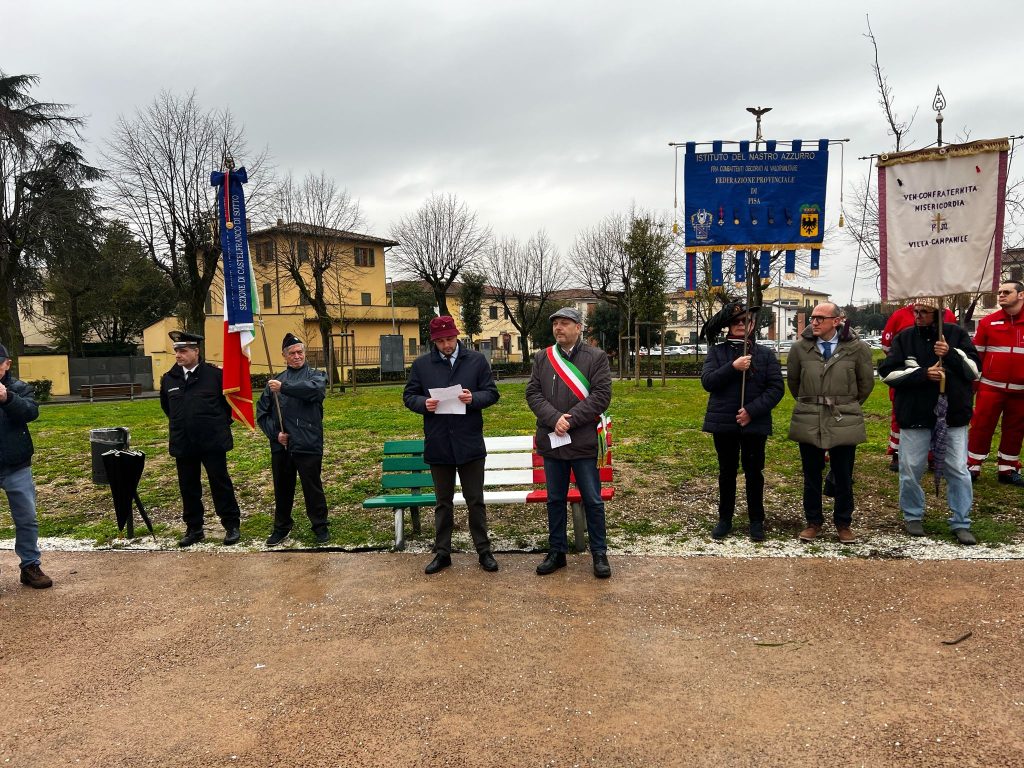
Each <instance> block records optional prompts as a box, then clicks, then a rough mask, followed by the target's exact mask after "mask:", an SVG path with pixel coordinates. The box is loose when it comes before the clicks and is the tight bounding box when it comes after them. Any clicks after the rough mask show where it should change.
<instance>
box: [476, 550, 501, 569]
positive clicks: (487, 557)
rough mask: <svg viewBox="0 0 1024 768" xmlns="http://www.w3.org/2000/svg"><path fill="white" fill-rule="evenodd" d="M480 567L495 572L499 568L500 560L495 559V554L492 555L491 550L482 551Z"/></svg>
mask: <svg viewBox="0 0 1024 768" xmlns="http://www.w3.org/2000/svg"><path fill="white" fill-rule="evenodd" d="M480 567H481V568H483V569H484V570H485V571H489V572H491V573H494V572H495V571H496V570H498V561H497V560H495V559H494V555H492V554H491V553H490V552H481V553H480Z"/></svg>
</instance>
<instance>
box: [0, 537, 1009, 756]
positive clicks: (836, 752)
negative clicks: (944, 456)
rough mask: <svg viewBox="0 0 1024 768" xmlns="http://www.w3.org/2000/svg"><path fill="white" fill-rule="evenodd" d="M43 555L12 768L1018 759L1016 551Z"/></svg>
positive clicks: (17, 590)
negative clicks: (551, 560)
mask: <svg viewBox="0 0 1024 768" xmlns="http://www.w3.org/2000/svg"><path fill="white" fill-rule="evenodd" d="M46 544H47V550H48V551H46V552H45V554H44V558H45V559H44V567H45V569H46V571H47V572H48V573H50V574H51V575H52V576H53V577H54V579H55V582H56V585H55V587H54V588H53V589H51V590H45V591H33V590H30V589H27V588H23V587H21V586H19V585H18V584H17V580H16V573H17V560H16V558H15V556H14V554H13V553H11V552H9V551H7V552H0V568H2V573H0V612H2V613H0V615H2V617H3V619H2V621H0V685H2V690H3V692H4V696H3V697H2V698H0V761H2V763H3V764H4V765H11V766H70V765H82V766H104V767H105V768H106V767H110V768H118V767H120V766H140V765H156V766H236V765H237V766H241V765H248V766H303V767H304V768H305V767H307V766H309V767H313V766H428V765H430V766H433V765H467V766H518V765H530V766H534V765H535V766H562V765H565V766H571V765H594V766H666V765H701V766H703V765H707V766H734V765H738V766H820V765H826V764H833V765H842V766H847V765H864V766H882V765H885V766H946V765H948V766H1004V765H1005V766H1020V765H1024V737H1022V734H1021V723H1022V722H1024V674H1022V668H1021V664H1020V649H1021V647H1022V641H1024V564H1022V563H1020V562H1017V561H1008V562H977V561H975V560H964V559H957V560H942V561H930V562H922V561H919V560H913V559H891V558H890V559H877V558H868V557H840V556H838V555H841V554H842V553H841V552H839V551H838V547H837V545H836V552H834V553H833V552H831V548H832V546H833V545H822V546H821V547H820V548H819V549H820V553H819V556H817V557H792V556H788V554H787V555H785V556H783V553H782V552H781V551H780V552H776V553H774V554H777V555H779V556H774V557H763V556H761V557H746V556H740V557H737V556H732V555H735V554H736V552H735V551H732V552H730V555H731V556H728V557H725V556H723V557H687V556H680V555H679V554H672V555H665V556H652V555H650V554H647V555H645V556H639V555H633V554H624V553H622V552H615V553H613V555H612V565H613V567H614V568H615V573H614V575H613V577H612V578H611V579H610V580H608V581H598V580H595V579H594V578H593V576H592V575H591V574H590V558H589V557H587V556H585V555H582V556H576V555H574V556H570V563H569V567H568V568H566V569H564V570H562V571H559V572H557V573H556V574H553V575H552V576H549V577H545V578H539V577H537V576H536V575H535V574H534V573H533V568H534V567H535V565H536V564H537V562H539V560H540V557H539V556H537V555H525V554H505V555H500V556H499V563H500V564H501V570H500V571H499V572H498V573H496V574H487V573H484V572H483V571H482V570H481V569H480V568H479V567H478V566H477V565H476V561H475V558H474V557H472V556H471V555H467V554H458V555H456V556H455V565H454V567H453V568H451V569H449V570H447V571H444V572H442V573H441V574H439V575H437V576H434V577H426V576H424V575H423V573H422V568H423V566H424V565H425V563H426V561H427V559H428V556H427V555H426V554H420V553H362V554H348V553H337V552H287V551H286V552H282V553H249V552H244V551H242V550H241V548H221V547H217V546H208V547H206V548H205V551H201V550H200V551H190V552H179V551H173V552H172V551H168V552H152V551H148V552H147V551H129V552H117V551H94V552H67V551H54V550H55V549H57V548H56V547H55V546H54V544H55V542H52V541H50V542H46ZM680 545H681V544H680V543H678V542H665V543H664V544H663V546H665V547H666V548H669V547H672V546H680ZM651 546H652V547H653V548H654V549H656V547H655V546H654V545H653V544H652V545H651ZM694 546H696V543H695V545H694ZM702 546H704V547H705V550H704V551H700V552H698V551H696V550H694V551H688V552H686V553H685V554H690V555H695V554H702V555H707V554H709V553H710V552H717V553H718V554H725V553H726V552H729V551H730V550H736V549H739V550H742V548H743V547H750V545H749V543H745V542H740V541H733V542H731V543H729V544H724V545H709V544H707V543H706V542H705V543H703V545H702ZM859 546H863V547H870V546H881V544H880V543H867V544H864V545H859ZM939 546H941V545H938V544H933V545H931V549H930V550H929V551H931V552H934V548H937V547H939ZM774 549H779V550H787V549H788V544H783V543H781V542H780V543H779V544H778V546H777V547H776V546H775V544H774V543H772V544H771V545H769V546H765V547H762V548H761V550H762V554H764V553H765V552H770V551H773V550H774ZM1003 549H1005V548H1003ZM232 550H234V551H232ZM975 551H978V552H980V551H981V550H970V552H971V553H972V556H973V553H974V552H975ZM967 552H968V550H956V552H955V554H958V555H963V554H965V553H967ZM1017 554H1018V555H1019V553H1017ZM833 555H836V556H833Z"/></svg>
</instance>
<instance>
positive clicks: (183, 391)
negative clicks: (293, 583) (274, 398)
mask: <svg viewBox="0 0 1024 768" xmlns="http://www.w3.org/2000/svg"><path fill="white" fill-rule="evenodd" d="M168 335H169V336H170V337H171V341H172V342H174V358H175V360H176V361H177V365H175V366H173V367H172V368H171V369H170V370H169V371H168V372H167V373H165V374H164V375H163V378H161V379H160V407H161V408H163V410H164V413H166V414H167V416H168V418H169V419H170V423H169V432H170V440H169V449H170V454H171V456H173V457H174V460H175V462H176V463H177V467H178V488H179V489H180V490H181V503H182V519H183V520H184V521H185V535H184V536H183V537H182V538H181V540H180V541H179V542H178V546H179V547H190V546H192V545H193V544H196V543H198V542H200V541H202V540H203V539H204V538H205V535H204V533H203V515H204V510H203V486H202V475H201V473H200V467H205V468H206V477H207V479H208V480H209V481H210V493H211V494H212V496H213V507H214V509H215V510H216V511H217V516H218V517H219V518H220V522H221V524H222V525H223V526H224V531H225V535H224V543H225V544H237V543H238V540H239V539H240V538H241V533H240V532H239V523H240V520H241V513H240V511H239V509H238V501H237V500H236V499H235V488H234V486H233V485H232V484H231V478H230V477H229V476H228V458H227V457H228V451H230V450H231V449H232V448H233V447H234V441H233V439H232V437H231V406H230V405H229V404H228V401H227V399H226V398H225V397H224V384H223V373H222V371H221V369H220V368H218V367H217V366H215V365H210V364H209V363H207V362H206V361H205V360H203V359H202V357H200V355H199V342H200V341H202V340H203V337H202V336H200V335H198V334H194V333H185V332H183V331H171V332H170V333H169V334H168Z"/></svg>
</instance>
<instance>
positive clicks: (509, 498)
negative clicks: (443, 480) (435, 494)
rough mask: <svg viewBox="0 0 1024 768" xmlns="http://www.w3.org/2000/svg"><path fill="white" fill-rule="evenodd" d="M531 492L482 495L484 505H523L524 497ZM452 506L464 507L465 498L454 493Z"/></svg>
mask: <svg viewBox="0 0 1024 768" xmlns="http://www.w3.org/2000/svg"><path fill="white" fill-rule="evenodd" d="M530 493H532V491H486V492H485V493H484V503H485V504H525V503H526V497H527V496H528V495H529V494H530ZM452 504H453V505H454V506H456V507H464V506H466V497H465V496H463V495H462V494H461V493H456V494H455V496H454V500H453V501H452Z"/></svg>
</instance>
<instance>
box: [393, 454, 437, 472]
mask: <svg viewBox="0 0 1024 768" xmlns="http://www.w3.org/2000/svg"><path fill="white" fill-rule="evenodd" d="M383 469H384V471H385V472H399V471H405V472H416V471H420V470H424V469H425V470H427V471H429V470H430V465H429V464H427V462H425V461H424V460H423V459H421V458H420V457H419V456H385V457H384V464H383Z"/></svg>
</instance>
